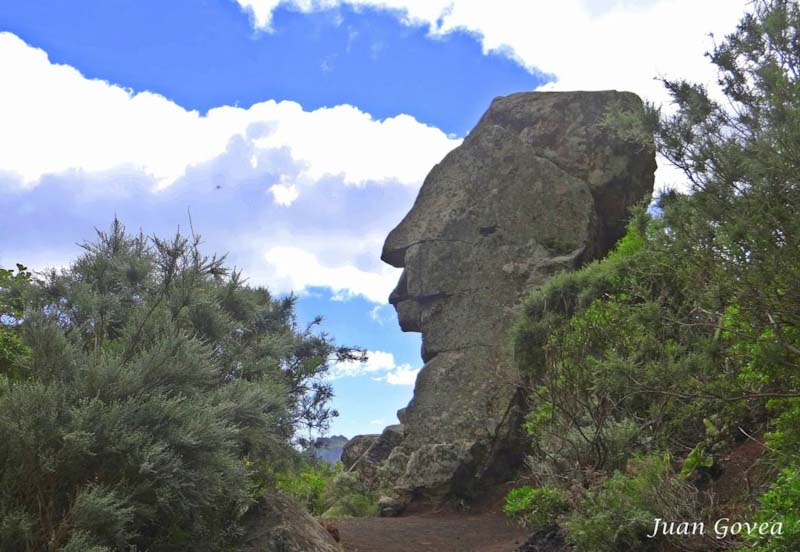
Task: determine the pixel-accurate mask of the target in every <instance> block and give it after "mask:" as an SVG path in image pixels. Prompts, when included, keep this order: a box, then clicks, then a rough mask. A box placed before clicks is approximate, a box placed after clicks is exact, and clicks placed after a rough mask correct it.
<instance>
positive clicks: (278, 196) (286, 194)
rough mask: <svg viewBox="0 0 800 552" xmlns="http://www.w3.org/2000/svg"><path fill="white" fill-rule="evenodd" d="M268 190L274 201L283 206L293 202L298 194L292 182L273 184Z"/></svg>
mask: <svg viewBox="0 0 800 552" xmlns="http://www.w3.org/2000/svg"><path fill="white" fill-rule="evenodd" d="M269 191H270V192H272V197H273V198H274V199H275V203H277V204H278V205H282V206H284V207H288V206H289V205H291V204H292V203H294V200H295V199H297V196H298V195H299V193H298V192H297V187H296V186H295V185H294V184H273V185H272V186H270V187H269Z"/></svg>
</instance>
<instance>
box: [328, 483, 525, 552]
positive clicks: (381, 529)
mask: <svg viewBox="0 0 800 552" xmlns="http://www.w3.org/2000/svg"><path fill="white" fill-rule="evenodd" d="M511 487H512V486H511V485H498V486H497V487H494V488H491V489H487V490H485V491H484V493H483V496H482V499H481V500H480V501H479V502H477V503H472V504H470V505H469V507H468V508H469V509H468V511H466V512H464V511H460V510H458V509H454V508H448V507H446V506H445V507H439V508H438V509H437V510H433V509H431V508H429V507H426V506H425V505H422V504H416V505H412V507H411V508H409V510H408V511H407V513H406V515H404V516H401V517H395V518H358V519H348V520H339V521H337V522H336V524H337V526H338V529H339V534H340V536H341V544H342V545H343V546H344V549H345V551H346V552H428V551H431V552H513V551H514V550H515V549H516V548H517V547H519V546H520V545H522V544H523V543H525V540H526V539H527V537H528V535H527V532H526V531H525V530H524V529H522V528H520V527H519V526H517V525H515V524H514V523H512V522H510V521H509V520H508V518H507V517H506V516H505V515H504V514H503V512H502V505H503V502H504V497H505V495H506V494H507V493H508V491H509V489H510V488H511Z"/></svg>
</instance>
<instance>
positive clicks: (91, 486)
mask: <svg viewBox="0 0 800 552" xmlns="http://www.w3.org/2000/svg"><path fill="white" fill-rule="evenodd" d="M83 247H84V250H85V251H84V254H83V255H82V256H80V257H79V258H78V259H77V260H76V261H75V262H74V263H73V264H72V265H71V266H70V267H69V268H68V269H65V270H63V271H51V272H49V273H46V274H44V275H42V276H41V277H40V278H38V279H37V280H36V281H34V282H29V281H28V276H27V275H26V273H25V272H24V270H22V269H20V270H19V272H20V273H21V275H16V276H12V275H11V273H10V272H8V271H0V311H2V312H0V319H1V321H2V326H0V551H2V552H6V551H9V552H11V551H13V552H22V551H25V552H30V551H34V550H70V551H76V552H77V551H85V550H93V551H100V550H129V549H133V548H135V549H139V550H160V551H165V552H169V551H171V550H196V551H198V552H203V551H215V550H225V549H228V548H229V546H230V545H231V543H232V542H233V541H234V540H235V539H236V537H237V535H238V533H239V527H238V525H237V522H238V520H239V519H240V518H241V516H242V515H243V514H244V512H245V511H246V510H247V509H248V507H249V506H250V505H251V504H253V503H254V501H255V500H256V499H258V498H259V496H261V494H263V492H264V491H265V490H266V488H265V487H266V486H267V485H270V484H272V481H271V474H272V473H274V472H276V471H280V470H281V469H283V468H284V466H285V465H286V464H288V463H289V460H290V459H291V458H292V457H293V456H295V455H296V452H294V450H295V449H294V447H293V446H292V445H293V441H294V439H295V434H296V433H297V432H298V430H300V429H303V430H306V429H308V428H324V427H325V426H326V424H327V423H328V421H329V420H330V418H331V416H333V415H335V412H334V411H332V410H330V409H329V408H328V399H329V398H330V396H331V392H330V386H329V385H328V384H326V383H325V382H324V381H323V380H322V379H321V376H322V375H323V374H324V372H325V370H326V369H327V366H328V362H329V361H330V360H331V359H335V358H337V357H338V358H355V357H357V356H358V353H357V352H356V351H352V350H350V349H346V348H337V347H335V346H334V345H333V343H332V342H331V341H330V340H329V339H328V338H327V337H325V336H324V335H321V334H318V333H315V331H314V328H315V325H312V326H310V327H308V328H305V329H299V328H298V327H297V323H296V321H295V318H294V299H293V298H292V297H288V298H285V299H277V298H273V297H272V296H271V295H270V293H269V292H268V291H267V290H266V289H262V288H251V287H249V286H246V285H245V284H244V283H243V280H242V278H241V275H240V274H239V273H237V272H231V271H229V270H228V269H226V268H225V266H224V262H223V260H222V259H219V258H216V257H206V256H204V255H202V254H201V253H200V251H199V239H198V238H196V237H192V238H187V237H184V236H181V235H177V236H175V237H174V238H172V239H170V240H161V239H158V238H146V237H144V236H143V235H133V236H132V235H129V234H127V233H126V232H125V230H124V227H123V226H122V224H121V223H119V221H115V222H114V224H113V225H112V227H111V230H110V231H109V232H99V233H98V239H97V241H96V242H94V243H88V244H85V245H84V246H83ZM23 288H24V289H23ZM9 316H10V319H9ZM9 320H10V323H9ZM9 336H11V338H13V339H12V340H11V341H9ZM9 343H12V346H11V347H9V346H7V345H8V344H9ZM16 344H21V346H20V347H18V346H17V345H16ZM9 351H10V354H9Z"/></svg>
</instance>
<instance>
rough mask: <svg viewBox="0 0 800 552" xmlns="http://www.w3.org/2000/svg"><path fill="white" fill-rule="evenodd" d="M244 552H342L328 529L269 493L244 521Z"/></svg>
mask: <svg viewBox="0 0 800 552" xmlns="http://www.w3.org/2000/svg"><path fill="white" fill-rule="evenodd" d="M243 524H244V529H245V535H246V536H245V537H244V539H243V542H242V544H241V546H240V547H239V548H237V550H242V551H243V552H310V551H312V550H313V551H314V552H342V547H341V546H339V544H337V542H336V541H335V540H334V537H333V534H332V531H331V528H330V527H328V528H326V527H323V526H322V525H320V523H319V522H318V521H317V520H315V519H314V518H313V517H311V515H310V514H309V513H308V512H306V511H305V510H304V509H303V508H302V507H301V506H299V505H298V504H297V503H296V502H295V501H294V500H292V499H291V498H289V497H288V496H286V495H283V494H281V493H271V494H269V495H268V496H266V497H264V498H263V499H262V500H261V501H260V502H259V503H258V504H257V505H256V506H255V507H253V508H251V509H250V511H249V512H248V513H247V515H246V516H245V519H244V520H243Z"/></svg>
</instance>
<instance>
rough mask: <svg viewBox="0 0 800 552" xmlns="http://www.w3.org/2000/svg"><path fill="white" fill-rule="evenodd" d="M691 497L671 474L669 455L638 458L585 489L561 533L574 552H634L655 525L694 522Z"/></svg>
mask: <svg viewBox="0 0 800 552" xmlns="http://www.w3.org/2000/svg"><path fill="white" fill-rule="evenodd" d="M696 496H697V491H696V490H695V489H694V488H693V487H692V486H691V485H689V484H687V483H686V482H684V481H683V480H682V479H680V478H678V477H676V476H675V474H674V473H673V472H672V470H671V468H670V458H669V456H668V455H649V456H643V457H639V458H636V459H633V460H631V462H630V463H629V466H628V469H627V471H626V472H625V473H623V472H616V473H615V474H614V475H613V476H612V477H611V478H610V479H608V480H607V481H605V482H604V483H602V484H600V485H598V486H596V487H594V488H592V489H590V490H589V492H588V493H587V495H586V497H585V499H584V500H583V502H582V503H581V504H580V505H579V506H578V507H577V508H576V509H575V510H574V511H573V512H572V513H571V514H569V515H568V516H566V517H565V519H564V521H563V523H562V527H563V528H564V530H565V533H566V536H567V539H568V541H569V542H570V543H571V544H572V545H573V546H574V549H575V551H576V552H616V551H621V550H637V549H638V547H639V546H640V545H641V544H642V543H643V542H644V541H645V537H646V535H648V534H649V532H651V531H652V529H653V520H654V519H656V518H661V519H666V520H674V519H696V517H695V514H696V509H697V504H696Z"/></svg>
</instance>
